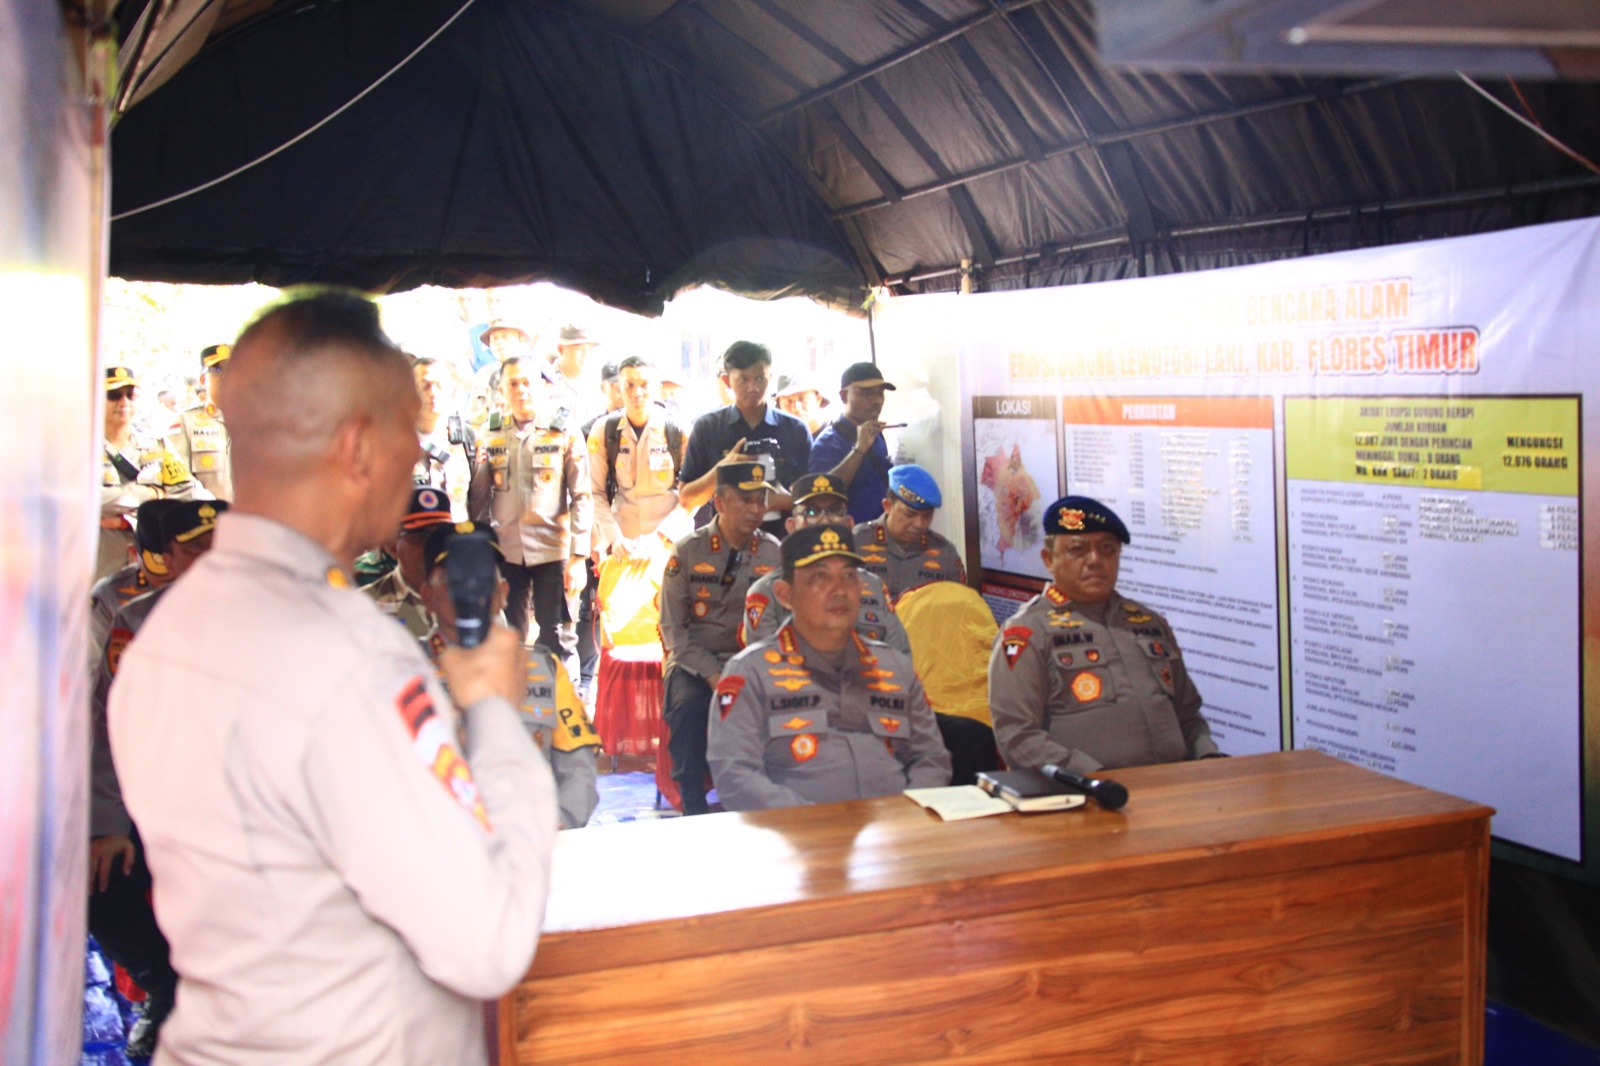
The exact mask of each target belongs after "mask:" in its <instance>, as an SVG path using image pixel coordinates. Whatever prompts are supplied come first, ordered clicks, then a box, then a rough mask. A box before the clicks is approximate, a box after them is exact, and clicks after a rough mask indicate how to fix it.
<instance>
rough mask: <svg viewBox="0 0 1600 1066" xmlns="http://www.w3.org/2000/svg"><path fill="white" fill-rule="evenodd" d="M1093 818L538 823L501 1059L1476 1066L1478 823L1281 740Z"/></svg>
mask: <svg viewBox="0 0 1600 1066" xmlns="http://www.w3.org/2000/svg"><path fill="white" fill-rule="evenodd" d="M1115 776H1116V778H1117V779H1118V780H1120V781H1122V782H1123V783H1124V784H1126V785H1127V786H1128V788H1129V790H1130V791H1131V793H1132V796H1133V798H1132V800H1131V801H1130V802H1129V803H1128V805H1127V807H1126V808H1125V809H1124V810H1123V811H1121V812H1119V813H1111V812H1107V811H1103V810H1100V809H1099V808H1097V807H1095V806H1094V805H1093V804H1090V805H1089V806H1088V807H1086V808H1083V809H1080V810H1078V811H1072V812H1057V813H1051V814H1033V815H1017V814H1010V815H1002V816H1000V817H996V818H984V819H978V820H975V821H968V822H956V823H949V824H946V823H943V822H940V821H938V820H937V819H936V818H935V817H933V816H932V815H930V814H928V813H926V812H925V811H923V810H921V809H920V808H918V807H917V806H916V805H914V804H913V803H911V801H910V800H907V799H905V798H904V797H898V796H896V797H889V798H885V799H879V800H869V801H864V802H859V803H845V804H834V805H829V806H824V807H812V808H796V809H792V810H783V811H767V812H763V813H760V814H720V815H710V816H706V817H700V818H687V819H681V820H669V821H663V822H648V823H633V824H625V825H615V826H605V827H597V828H593V829H586V830H584V831H582V832H579V833H564V834H562V836H561V840H560V843H559V845H558V846H557V849H556V863H555V883H554V889H553V893H552V897H551V901H550V908H549V914H548V918H547V921H546V926H545V929H546V931H545V935H544V939H543V940H542V941H541V942H540V944H539V952H538V956H537V958H536V959H535V961H534V964H533V968H532V970H531V971H530V973H529V974H528V976H527V977H526V978H525V979H524V980H523V983H522V984H521V985H520V986H518V987H517V988H516V989H515V990H514V991H513V992H512V993H511V994H510V995H508V996H507V997H505V999H504V1000H502V1001H501V1003H500V1006H499V1010H498V1012H497V1013H498V1015H499V1022H498V1030H499V1032H498V1037H499V1041H498V1046H497V1047H496V1048H495V1049H494V1050H495V1051H496V1052H497V1053H498V1056H499V1059H500V1061H501V1062H502V1063H508V1062H512V1061H517V1062H528V1063H539V1064H541V1066H549V1064H555V1063H589V1064H593V1063H612V1062H616V1063H623V1062H626V1063H630V1064H632V1066H639V1064H641V1063H657V1062H673V1063H683V1064H694V1066H704V1064H717V1063H729V1064H738V1066H750V1064H765V1063H771V1062H797V1063H826V1064H829V1066H845V1064H850V1063H923V1062H939V1063H984V1064H991V1063H1009V1062H1068V1061H1071V1062H1077V1063H1094V1064H1096V1066H1098V1064H1103V1063H1134V1062H1137V1063H1142V1064H1152V1063H1185V1064H1195V1063H1268V1062H1270V1063H1290V1062H1292V1063H1296V1064H1301V1063H1353V1064H1360V1066H1371V1064H1375V1063H1456V1062H1459V1063H1476V1062H1478V1061H1480V1060H1481V1058H1482V1051H1483V1005H1484V1004H1483V996H1484V943H1485V912H1486V899H1487V884H1488V862H1489V815H1490V814H1491V813H1492V812H1491V811H1490V810H1489V809H1488V808H1486V807H1481V806H1478V805H1476V804H1473V803H1468V802H1465V801H1463V800H1459V799H1455V798H1453V797H1450V796H1446V795H1442V794H1440V793H1437V792H1430V791H1428V790H1426V789H1422V788H1417V787H1415V786H1413V785H1408V784H1405V783H1403V782H1400V781H1396V780H1394V779H1393V778H1389V777H1384V776H1382V775H1380V774H1377V773H1373V772H1371V771H1367V770H1362V769H1359V768H1357V767H1354V766H1350V765H1348V764H1345V763H1342V762H1339V761H1337V760H1335V759H1332V758H1328V757H1326V756H1323V755H1320V754H1317V753H1315V752H1309V751H1297V752H1286V753H1279V754H1272V755H1259V756H1252V757H1249V758H1238V759H1218V760H1210V761H1206V762H1201V763H1184V764H1179V765H1173V766H1152V767H1143V768H1140V769H1137V770H1125V771H1121V772H1118V773H1117V774H1116V775H1115Z"/></svg>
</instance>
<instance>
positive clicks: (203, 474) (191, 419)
mask: <svg viewBox="0 0 1600 1066" xmlns="http://www.w3.org/2000/svg"><path fill="white" fill-rule="evenodd" d="M232 447H233V446H232V444H231V442H230V441H229V440H228V427H227V425H226V424H225V423H224V422H223V420H222V412H221V411H219V410H218V409H217V407H216V405H215V404H209V403H206V404H199V405H197V406H194V407H191V408H189V409H188V410H187V411H185V412H183V414H182V415H181V416H179V419H178V425H177V428H176V429H174V430H173V432H172V433H171V434H170V435H169V436H168V437H167V448H168V449H169V450H170V451H171V452H172V454H174V455H176V456H177V457H178V458H179V459H182V460H183V462H184V465H186V466H188V468H189V472H190V473H191V474H193V475H194V477H195V480H197V481H199V482H200V484H201V486H202V487H203V488H204V489H205V490H206V491H207V492H209V493H211V495H213V496H215V497H216V498H217V499H219V500H230V501H231V500H232V499H233V452H232Z"/></svg>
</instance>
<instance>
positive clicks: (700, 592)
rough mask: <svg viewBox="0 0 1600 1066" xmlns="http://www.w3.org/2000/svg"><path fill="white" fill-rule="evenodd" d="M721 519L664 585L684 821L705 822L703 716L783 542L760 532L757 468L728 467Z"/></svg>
mask: <svg viewBox="0 0 1600 1066" xmlns="http://www.w3.org/2000/svg"><path fill="white" fill-rule="evenodd" d="M716 470H717V492H716V495H715V496H714V497H712V503H713V505H714V506H715V507H716V517H715V518H714V519H712V520H711V521H710V522H708V523H706V524H705V525H703V526H701V527H700V528H699V529H697V530H695V531H694V532H693V533H691V534H689V535H688V536H687V537H684V538H683V539H682V540H680V541H678V543H676V544H674V545H673V546H672V554H671V555H670V556H668V557H667V568H666V573H665V577H664V578H663V580H662V583H661V646H662V650H663V651H664V652H665V656H666V657H665V660H664V661H663V662H662V664H661V673H662V677H663V679H664V680H665V684H666V694H665V699H664V701H663V703H664V706H663V707H662V711H661V714H662V718H663V719H665V721H666V723H667V726H668V728H669V729H670V730H671V735H670V737H669V741H668V748H669V751H670V752H671V754H672V779H673V780H674V781H676V782H677V783H678V790H679V794H680V795H682V797H683V813H684V814H705V813H707V812H708V811H709V809H710V808H709V807H708V806H707V805H706V786H705V779H706V772H707V769H708V768H707V765H706V715H707V713H708V712H709V710H710V707H711V689H712V686H714V685H715V684H716V683H717V682H718V681H719V680H721V677H722V667H723V666H724V665H725V664H726V663H727V661H728V660H729V659H730V658H732V657H733V655H734V653H735V652H737V651H738V650H739V622H740V619H741V618H742V617H743V615H744V597H745V593H746V592H747V591H749V588H750V583H751V582H752V581H755V580H756V579H758V578H761V577H764V576H765V575H767V574H769V573H772V572H773V571H774V570H776V569H777V567H778V559H779V553H778V542H777V541H776V540H773V539H772V537H770V536H768V535H767V534H766V533H763V532H761V517H762V515H764V514H765V513H766V510H767V493H768V492H770V491H771V490H772V489H773V488H775V486H774V485H772V484H771V483H770V482H769V481H767V478H766V468H765V467H763V466H762V465H761V464H760V463H749V462H731V463H730V462H724V463H722V464H721V465H719V466H718V467H717V468H716Z"/></svg>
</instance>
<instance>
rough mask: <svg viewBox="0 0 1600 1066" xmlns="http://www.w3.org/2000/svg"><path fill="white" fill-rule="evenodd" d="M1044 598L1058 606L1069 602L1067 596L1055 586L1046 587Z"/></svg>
mask: <svg viewBox="0 0 1600 1066" xmlns="http://www.w3.org/2000/svg"><path fill="white" fill-rule="evenodd" d="M1044 598H1045V599H1047V600H1049V601H1050V602H1051V603H1053V604H1056V605H1057V606H1059V605H1061V604H1063V603H1066V602H1067V594H1066V593H1065V592H1062V591H1061V590H1060V589H1058V588H1056V587H1055V586H1054V585H1046V586H1045V587H1044Z"/></svg>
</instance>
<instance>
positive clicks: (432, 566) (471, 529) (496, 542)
mask: <svg viewBox="0 0 1600 1066" xmlns="http://www.w3.org/2000/svg"><path fill="white" fill-rule="evenodd" d="M474 533H477V534H481V535H482V536H483V537H484V538H485V539H486V540H488V542H489V545H490V546H491V547H492V548H494V557H495V559H496V560H498V561H500V562H504V561H505V558H506V555H505V552H503V551H501V550H500V539H499V538H498V537H496V536H495V535H494V527H492V526H490V525H489V523H487V522H457V523H455V524H454V525H451V524H449V523H445V524H443V525H441V526H439V527H438V528H437V529H435V530H434V531H433V532H431V533H429V534H428V539H427V540H425V541H423V542H422V572H423V574H424V575H427V574H431V573H433V572H434V571H435V570H437V569H438V568H439V566H440V565H441V564H442V563H443V562H444V561H445V560H446V559H448V558H450V542H451V541H453V540H455V538H456V537H458V536H469V535H471V534H474Z"/></svg>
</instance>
